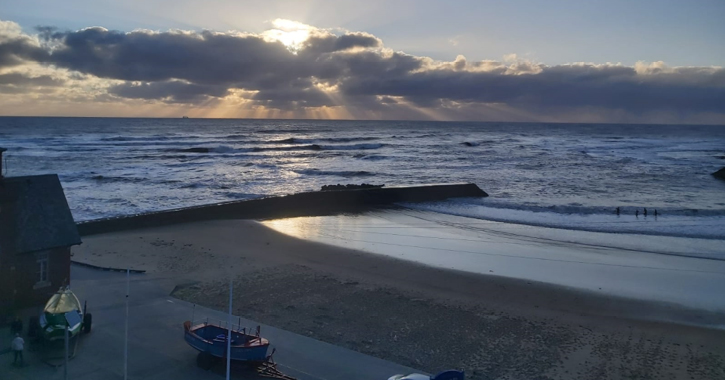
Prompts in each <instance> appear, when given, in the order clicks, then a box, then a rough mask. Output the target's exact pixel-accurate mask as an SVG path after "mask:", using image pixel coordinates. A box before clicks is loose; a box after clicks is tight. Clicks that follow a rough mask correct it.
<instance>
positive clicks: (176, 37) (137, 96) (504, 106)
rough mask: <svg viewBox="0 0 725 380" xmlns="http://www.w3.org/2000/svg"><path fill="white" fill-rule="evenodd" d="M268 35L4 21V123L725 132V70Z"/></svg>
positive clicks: (339, 35)
mask: <svg viewBox="0 0 725 380" xmlns="http://www.w3.org/2000/svg"><path fill="white" fill-rule="evenodd" d="M271 26H272V28H271V29H269V30H267V31H265V32H263V33H261V34H252V33H242V32H237V31H231V32H215V31H208V30H204V31H180V30H172V31H166V32H163V31H149V30H134V31H131V32H121V31H114V30H108V29H106V28H103V27H88V28H84V29H80V30H77V31H61V30H58V29H56V28H52V27H39V28H37V31H38V33H37V34H25V33H23V32H22V29H21V28H20V26H19V25H18V24H16V23H14V22H9V21H0V100H3V102H2V105H0V113H4V114H8V113H17V112H24V111H23V110H31V109H35V111H34V112H38V111H37V107H31V106H30V105H31V104H37V101H38V100H39V99H42V100H43V101H44V102H47V104H49V105H50V106H48V107H43V111H44V112H49V113H53V112H57V110H58V109H75V110H78V112H81V113H82V112H86V111H84V110H89V109H93V110H98V109H100V108H99V107H98V105H100V104H102V105H103V106H104V108H105V109H106V110H108V111H107V112H108V113H109V114H111V113H113V114H117V113H120V112H129V109H130V110H131V111H130V112H132V115H139V116H144V115H141V114H139V113H138V112H139V110H145V111H144V112H146V111H148V112H149V113H150V114H148V115H152V114H153V112H156V111H158V110H160V109H164V108H165V109H166V110H165V111H164V112H169V110H174V111H173V112H181V113H184V114H186V113H187V112H184V110H192V111H193V110H198V111H196V112H197V113H198V114H199V115H202V114H203V115H207V116H209V115H224V116H225V117H232V116H235V117H248V116H250V115H253V116H257V117H264V116H274V117H329V118H387V119H390V118H393V119H420V118H423V119H436V120H521V121H529V120H541V121H552V120H555V121H577V122H578V121H605V122H663V121H664V122H704V123H717V122H725V106H724V105H725V70H723V68H722V67H671V66H668V65H667V64H665V63H664V62H652V63H646V62H638V63H637V64H636V65H634V66H625V65H622V64H612V63H603V64H596V63H571V64H563V65H555V66H550V65H546V64H543V63H539V62H534V61H530V60H526V59H522V58H520V57H519V56H517V55H516V54H513V53H512V54H507V55H506V56H504V57H502V58H501V59H500V60H495V59H489V60H479V61H472V60H469V59H467V58H466V57H464V56H463V55H458V56H457V57H455V59H453V60H451V61H438V60H434V59H431V58H429V57H421V56H414V55H409V54H405V53H404V52H400V51H395V50H393V49H391V48H390V47H386V46H384V45H383V42H382V41H381V40H380V39H379V38H377V37H375V36H374V35H372V34H369V33H365V32H351V31H344V30H342V31H339V30H336V31H335V32H334V33H333V31H332V30H328V29H321V28H316V27H314V26H311V25H307V24H303V23H300V22H297V21H292V20H285V19H275V20H273V21H271ZM10 97H13V98H12V99H10ZM62 104H65V106H64V107H65V108H64V107H63V106H61V105H62ZM131 104H133V105H139V104H143V105H144V107H128V106H127V105H131ZM53 105H57V107H55V106H53ZM212 108H218V109H219V110H223V111H218V112H217V111H214V110H213V109H212ZM121 110H122V111H121ZM155 110H156V111H155ZM28 112H29V111H28ZM95 112H97V111H94V112H93V114H95ZM190 112H191V111H190Z"/></svg>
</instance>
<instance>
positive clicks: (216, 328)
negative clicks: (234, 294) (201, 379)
mask: <svg viewBox="0 0 725 380" xmlns="http://www.w3.org/2000/svg"><path fill="white" fill-rule="evenodd" d="M228 334H229V329H227V328H226V327H222V326H220V325H217V324H214V323H209V322H202V323H199V324H196V325H192V323H191V322H190V321H186V322H184V340H185V341H186V343H187V344H189V345H190V346H191V347H193V348H195V349H196V350H197V351H199V355H198V356H197V360H196V363H197V365H198V366H199V367H201V368H203V369H209V368H211V367H212V365H213V364H214V361H215V360H216V359H222V358H226V357H227V336H228ZM231 337H232V339H231V344H230V345H229V358H230V359H231V360H234V361H237V362H250V363H252V364H253V363H262V362H265V361H267V358H268V356H267V351H268V350H269V341H268V340H267V339H265V338H262V337H260V336H259V327H257V331H256V333H255V334H250V333H248V332H247V331H246V329H245V328H241V329H239V328H236V329H235V328H234V326H232V331H231Z"/></svg>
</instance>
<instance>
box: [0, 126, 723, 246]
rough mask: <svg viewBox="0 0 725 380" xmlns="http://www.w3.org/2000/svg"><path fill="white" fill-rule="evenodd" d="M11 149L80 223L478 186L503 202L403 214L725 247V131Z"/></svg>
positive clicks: (251, 130) (72, 141)
mask: <svg viewBox="0 0 725 380" xmlns="http://www.w3.org/2000/svg"><path fill="white" fill-rule="evenodd" d="M0 147H4V148H7V149H8V151H7V152H6V154H5V156H4V157H5V162H4V163H3V172H4V173H5V174H6V175H8V176H23V175H35V174H44V173H57V174H58V175H59V176H60V179H61V182H62V184H63V188H64V190H65V193H66V196H67V198H68V203H69V205H70V208H71V210H72V212H73V216H74V217H75V219H76V220H77V221H86V220H92V219H98V218H106V217H114V216H121V215H133V214H138V213H144V212H150V211H158V210H166V209H174V208H181V207H188V206H196V205H203V204H210V203H219V202H228V201H237V200H244V199H253V198H259V197H264V196H270V195H282V194H291V193H297V192H303V191H313V190H319V189H320V188H321V187H322V186H323V185H334V184H361V183H367V184H376V185H385V186H405V185H420V184H430V183H459V182H472V183H475V184H477V185H478V186H479V187H481V188H482V189H483V190H485V191H486V192H487V193H488V194H489V195H490V196H489V197H487V198H482V199H467V198H464V199H454V200H448V201H443V202H433V203H423V204H401V205H400V206H401V207H405V208H410V209H414V210H421V211H426V212H435V213H440V214H450V215H456V216H462V217H467V218H470V219H478V220H483V221H499V222H507V223H514V224H523V225H534V226H544V227H551V228H559V229H570V230H571V229H573V230H588V231H597V232H610V233H628V234H645V235H670V236H681V237H693V238H704V239H725V181H722V180H719V179H716V178H715V177H713V176H712V175H711V173H713V172H715V171H717V170H718V169H720V168H722V167H724V166H725V126H701V125H608V124H552V123H504V122H499V123H478V122H431V121H326V120H250V119H243V120H240V119H226V120H220V119H181V118H179V119H132V118H35V117H3V118H0ZM617 207H619V208H620V214H619V215H617V214H616V213H615V209H616V208H617ZM645 208H646V209H647V211H648V213H647V216H645V215H644V209H645ZM655 210H656V211H657V216H656V217H655ZM636 211H639V215H638V216H637V215H635V212H636ZM723 250H724V251H725V248H724V249H723ZM724 257H725V255H724Z"/></svg>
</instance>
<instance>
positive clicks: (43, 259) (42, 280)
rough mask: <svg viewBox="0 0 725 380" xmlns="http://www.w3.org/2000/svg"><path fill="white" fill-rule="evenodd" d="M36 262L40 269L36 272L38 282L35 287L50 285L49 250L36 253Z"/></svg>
mask: <svg viewBox="0 0 725 380" xmlns="http://www.w3.org/2000/svg"><path fill="white" fill-rule="evenodd" d="M35 262H36V263H37V265H38V266H37V268H38V271H37V272H36V273H37V275H36V279H37V280H38V282H37V283H36V284H35V288H40V287H43V286H48V285H50V282H48V252H41V253H38V254H36V256H35Z"/></svg>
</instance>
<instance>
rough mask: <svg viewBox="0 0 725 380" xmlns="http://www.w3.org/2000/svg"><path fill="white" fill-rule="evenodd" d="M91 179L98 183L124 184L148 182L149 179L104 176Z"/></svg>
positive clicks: (95, 176)
mask: <svg viewBox="0 0 725 380" xmlns="http://www.w3.org/2000/svg"><path fill="white" fill-rule="evenodd" d="M90 179H92V180H93V181H96V182H124V183H139V182H143V181H146V180H147V178H143V177H117V176H104V175H100V174H97V175H94V176H92V177H91V178H90Z"/></svg>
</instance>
